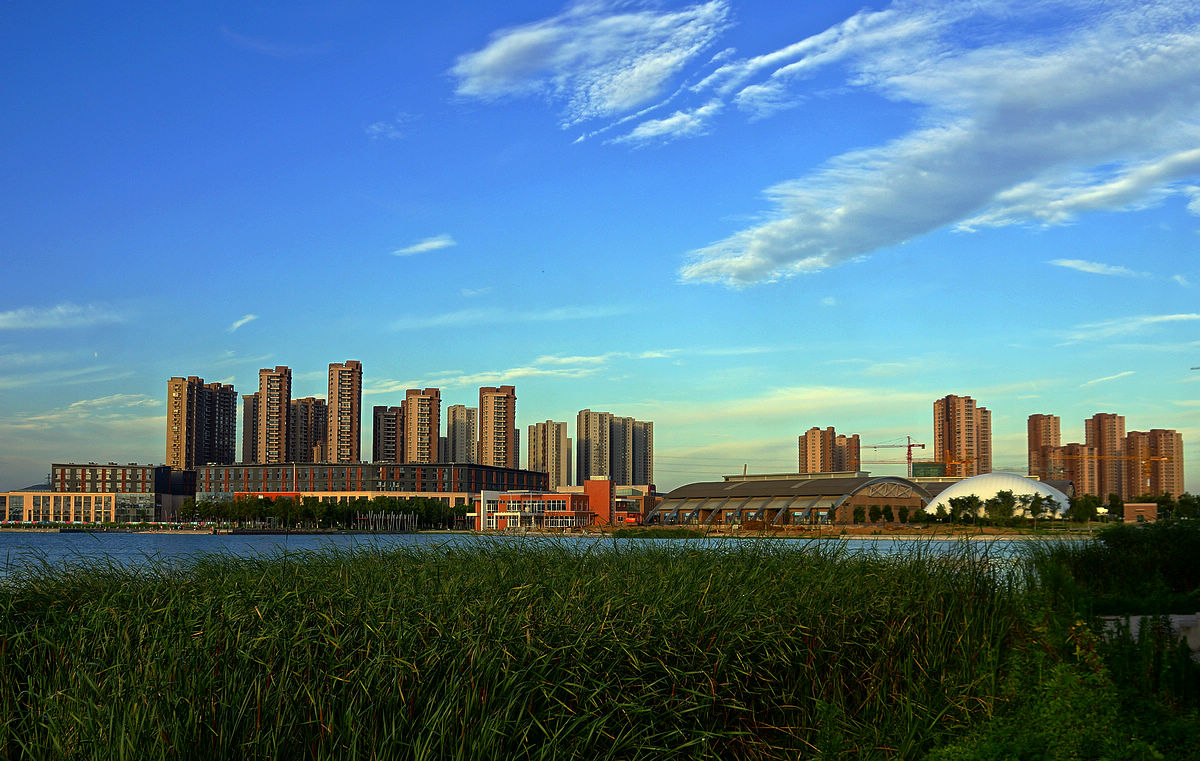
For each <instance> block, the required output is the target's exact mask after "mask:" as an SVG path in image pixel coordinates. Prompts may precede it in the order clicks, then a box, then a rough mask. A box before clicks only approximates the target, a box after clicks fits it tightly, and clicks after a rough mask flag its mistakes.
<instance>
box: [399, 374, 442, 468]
mask: <svg viewBox="0 0 1200 761" xmlns="http://www.w3.org/2000/svg"><path fill="white" fill-rule="evenodd" d="M441 416H442V392H441V389H436V388H426V389H419V388H410V389H409V390H408V391H406V392H405V393H404V461H405V462H437V461H438V438H439V437H440V436H441V428H442V417H441Z"/></svg>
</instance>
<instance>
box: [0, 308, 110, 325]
mask: <svg viewBox="0 0 1200 761" xmlns="http://www.w3.org/2000/svg"><path fill="white" fill-rule="evenodd" d="M124 321H125V318H124V317H122V316H121V315H118V314H116V313H115V312H112V311H110V310H108V309H106V308H104V307H100V306H95V305H86V306H79V305H77V304H59V305H57V306H52V307H42V308H39V307H23V308H21V309H14V310H11V311H8V312H0V330H27V329H39V328H84V327H91V326H93V325H107V324H110V323H114V322H124Z"/></svg>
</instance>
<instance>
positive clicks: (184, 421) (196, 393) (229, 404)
mask: <svg viewBox="0 0 1200 761" xmlns="http://www.w3.org/2000/svg"><path fill="white" fill-rule="evenodd" d="M236 450H237V393H236V392H235V391H234V390H233V386H229V385H222V384H220V383H205V382H204V379H203V378H197V377H196V376H194V375H192V376H189V377H187V378H171V379H170V380H168V381H167V459H166V464H167V465H170V466H171V467H172V468H185V469H191V468H194V467H196V466H197V465H207V464H209V463H214V464H219V465H225V464H229V463H232V462H234V461H235V460H236V459H237V451H236Z"/></svg>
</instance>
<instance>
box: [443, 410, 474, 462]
mask: <svg viewBox="0 0 1200 761" xmlns="http://www.w3.org/2000/svg"><path fill="white" fill-rule="evenodd" d="M478 415H479V410H478V409H476V408H475V407H468V406H466V405H465V404H452V405H450V406H449V407H447V408H446V458H447V459H448V460H449V461H450V462H468V463H477V462H479V426H478V421H479V417H478Z"/></svg>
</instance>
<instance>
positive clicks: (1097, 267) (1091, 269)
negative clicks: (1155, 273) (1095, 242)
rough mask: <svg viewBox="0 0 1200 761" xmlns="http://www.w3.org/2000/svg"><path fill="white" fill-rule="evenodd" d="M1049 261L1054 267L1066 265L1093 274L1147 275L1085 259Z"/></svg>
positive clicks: (1068, 267)
mask: <svg viewBox="0 0 1200 761" xmlns="http://www.w3.org/2000/svg"><path fill="white" fill-rule="evenodd" d="M1050 263H1051V264H1053V265H1054V266H1055V267H1066V268H1067V269H1072V270H1078V271H1080V272H1088V273H1090V274H1093V275H1115V276H1118V277H1149V274H1148V273H1145V272H1135V271H1134V270H1131V269H1129V268H1128V267H1121V266H1119V265H1115V264H1101V263H1100V262H1089V261H1087V260H1086V259H1051V260H1050Z"/></svg>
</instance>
